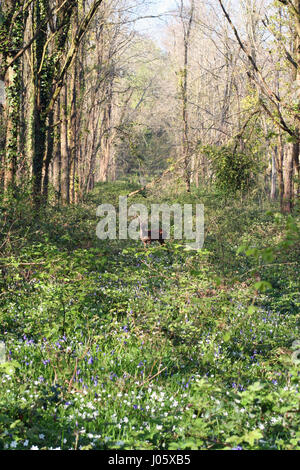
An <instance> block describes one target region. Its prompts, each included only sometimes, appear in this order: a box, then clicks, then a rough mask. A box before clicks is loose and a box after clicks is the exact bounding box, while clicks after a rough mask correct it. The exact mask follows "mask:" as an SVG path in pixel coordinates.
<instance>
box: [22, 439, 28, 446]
mask: <svg viewBox="0 0 300 470" xmlns="http://www.w3.org/2000/svg"><path fill="white" fill-rule="evenodd" d="M28 444H29V441H28V439H26V441H24V442H23V446H24V447H27V446H28Z"/></svg>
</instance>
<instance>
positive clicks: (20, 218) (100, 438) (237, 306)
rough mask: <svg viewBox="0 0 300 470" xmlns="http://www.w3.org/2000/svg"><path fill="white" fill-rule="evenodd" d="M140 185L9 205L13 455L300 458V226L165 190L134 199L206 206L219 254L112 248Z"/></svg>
mask: <svg viewBox="0 0 300 470" xmlns="http://www.w3.org/2000/svg"><path fill="white" fill-rule="evenodd" d="M134 189H135V187H134V185H131V186H130V185H128V184H127V183H124V182H117V183H114V184H101V185H99V186H98V187H97V188H96V190H95V191H94V192H93V194H92V195H90V196H89V198H88V200H87V201H86V202H85V203H84V204H83V205H81V206H80V207H68V208H57V207H48V208H46V209H45V211H44V213H43V214H40V216H39V218H35V217H34V216H33V215H32V214H31V211H30V207H28V206H27V205H26V203H23V202H22V201H19V203H18V204H11V205H9V204H8V203H4V202H3V203H2V206H1V211H2V217H1V225H2V226H1V233H2V235H1V241H0V246H1V249H0V250H1V258H0V265H1V269H2V279H1V281H0V283H1V284H0V285H1V293H0V320H1V322H0V341H1V340H2V341H4V342H5V345H6V352H7V362H6V363H4V364H1V365H0V368H1V369H0V383H1V390H0V449H57V448H58V449H149V450H150V449H220V450H223V449H252V450H253V449H277V450H280V449H299V448H300V432H299V414H297V412H298V411H299V365H298V363H297V360H296V358H297V353H295V350H296V349H297V347H298V346H297V343H295V341H296V340H299V339H300V338H299V264H298V261H299V218H298V216H297V215H295V216H294V218H287V217H283V216H280V215H279V214H278V213H277V211H276V207H270V206H269V205H268V203H266V202H264V201H260V202H259V203H258V202H257V201H256V200H255V199H254V198H252V199H251V198H250V196H249V197H248V198H246V199H244V200H243V201H240V200H233V199H232V200H227V201H224V199H223V198H222V197H221V196H220V195H219V194H217V193H213V192H211V193H209V194H207V193H206V192H205V191H201V190H199V191H196V190H194V191H193V192H192V193H191V194H190V195H186V194H185V193H183V192H181V191H180V189H179V190H178V188H176V187H174V188H173V190H172V189H168V190H164V189H163V188H160V189H159V199H158V194H155V193H152V194H146V196H147V197H146V198H145V197H143V196H137V197H135V198H134V199H133V200H132V202H142V203H146V204H150V203H152V202H157V201H158V200H159V201H160V202H162V201H163V202H167V203H174V202H179V203H182V204H183V203H195V202H203V203H204V205H205V224H206V240H205V245H204V248H203V250H201V251H199V252H195V251H194V252H188V251H184V250H183V249H182V247H181V246H179V244H177V243H175V242H172V241H170V242H168V243H167V246H166V247H160V246H159V245H158V244H157V245H151V248H149V249H148V250H145V249H144V248H143V246H142V244H141V243H140V242H136V241H132V240H125V241H123V240H116V241H114V240H112V241H101V240H99V239H97V238H96V236H95V229H96V224H97V221H98V220H97V218H96V216H95V211H96V207H97V206H98V205H99V204H100V203H103V202H110V203H112V204H114V205H117V204H118V197H119V195H120V194H123V195H124V194H127V193H128V192H130V191H133V190H134ZM239 247H242V248H241V249H240V250H239ZM295 345H296V346H295Z"/></svg>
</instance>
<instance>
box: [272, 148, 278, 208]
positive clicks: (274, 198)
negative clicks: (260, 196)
mask: <svg viewBox="0 0 300 470" xmlns="http://www.w3.org/2000/svg"><path fill="white" fill-rule="evenodd" d="M276 155H277V147H275V150H274V152H273V153H272V163H271V194H270V197H271V200H272V201H275V200H276V180H277V175H276Z"/></svg>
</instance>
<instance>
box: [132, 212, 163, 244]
mask: <svg viewBox="0 0 300 470" xmlns="http://www.w3.org/2000/svg"><path fill="white" fill-rule="evenodd" d="M137 219H138V220H139V221H140V239H141V241H142V242H143V243H144V247H145V248H146V247H147V245H150V244H151V243H152V242H155V241H156V242H159V243H160V244H161V245H164V244H165V238H164V233H163V231H162V229H161V228H160V229H159V231H158V238H153V237H152V236H151V230H148V229H146V228H145V224H144V222H143V221H142V220H141V218H140V216H138V217H137Z"/></svg>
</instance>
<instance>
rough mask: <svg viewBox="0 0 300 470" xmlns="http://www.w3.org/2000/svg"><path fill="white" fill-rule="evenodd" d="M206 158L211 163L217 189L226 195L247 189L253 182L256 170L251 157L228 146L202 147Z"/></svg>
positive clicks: (254, 162) (255, 164)
mask: <svg viewBox="0 0 300 470" xmlns="http://www.w3.org/2000/svg"><path fill="white" fill-rule="evenodd" d="M201 152H203V153H204V154H205V155H206V157H207V158H208V159H209V160H210V161H211V162H212V165H213V169H214V174H215V181H216V185H217V187H218V188H220V189H221V190H222V191H224V192H226V193H236V192H237V191H245V190H247V189H249V188H250V187H251V186H252V185H253V184H254V182H255V175H256V173H257V170H258V166H257V162H256V161H255V159H254V158H253V155H252V154H250V153H246V152H241V151H238V150H235V149H233V147H230V146H223V147H217V146H208V145H206V146H203V147H201Z"/></svg>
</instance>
